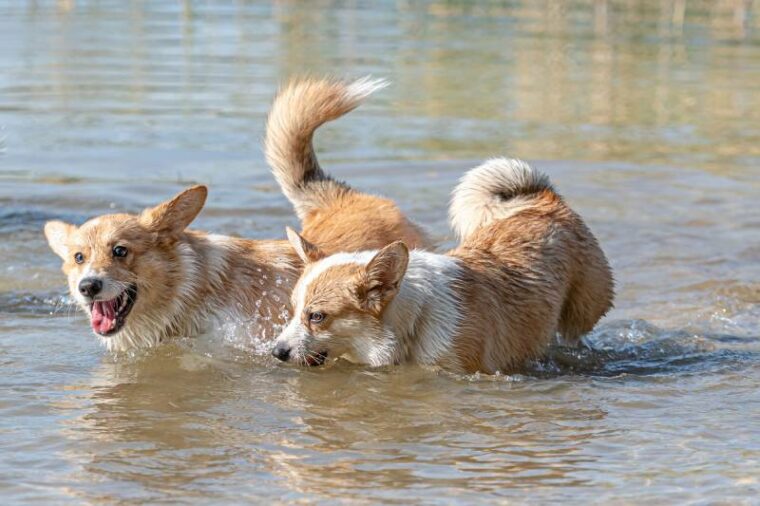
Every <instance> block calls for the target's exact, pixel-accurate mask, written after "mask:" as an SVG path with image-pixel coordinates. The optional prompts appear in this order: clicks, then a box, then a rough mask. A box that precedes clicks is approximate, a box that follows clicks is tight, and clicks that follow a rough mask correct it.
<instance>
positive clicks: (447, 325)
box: [374, 251, 462, 365]
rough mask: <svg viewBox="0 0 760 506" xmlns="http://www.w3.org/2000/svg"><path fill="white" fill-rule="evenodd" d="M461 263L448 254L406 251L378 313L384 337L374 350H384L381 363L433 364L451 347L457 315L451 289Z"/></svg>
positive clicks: (378, 352)
mask: <svg viewBox="0 0 760 506" xmlns="http://www.w3.org/2000/svg"><path fill="white" fill-rule="evenodd" d="M461 269H462V268H461V266H460V264H459V262H458V261H457V260H456V259H454V258H451V257H448V256H445V255H437V254H435V253H428V252H424V251H412V252H411V254H410V258H409V265H408V267H407V271H406V275H405V276H404V279H403V281H402V282H401V286H400V289H399V293H398V294H397V295H396V297H395V298H394V299H393V300H392V301H391V302H390V304H388V307H387V308H386V310H385V313H384V314H383V325H384V327H385V330H386V334H387V339H384V342H382V343H378V349H376V350H374V355H375V356H383V355H384V356H385V360H384V362H385V363H387V364H392V363H401V362H406V361H410V360H413V361H415V362H417V363H421V364H430V365H434V364H437V363H438V362H439V361H440V360H441V359H442V358H443V357H444V356H445V355H446V354H447V353H448V352H449V350H450V349H451V346H452V341H453V339H454V336H455V334H456V332H457V329H458V327H459V322H460V321H461V318H462V315H461V311H462V304H461V301H460V300H459V297H458V294H457V292H456V290H455V283H456V282H457V280H458V279H460V277H461ZM375 361H377V360H375ZM377 365H380V364H377Z"/></svg>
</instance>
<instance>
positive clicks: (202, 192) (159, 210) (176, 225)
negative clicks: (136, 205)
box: [140, 185, 208, 234]
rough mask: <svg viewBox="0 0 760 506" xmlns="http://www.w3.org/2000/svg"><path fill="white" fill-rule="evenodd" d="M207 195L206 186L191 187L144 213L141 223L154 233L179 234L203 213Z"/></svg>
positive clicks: (141, 216)
mask: <svg viewBox="0 0 760 506" xmlns="http://www.w3.org/2000/svg"><path fill="white" fill-rule="evenodd" d="M207 195H208V189H207V188H206V187H205V186H203V185H197V186H191V187H190V188H188V189H186V190H185V191H183V192H181V193H179V194H177V196H175V197H174V198H173V199H171V200H168V201H166V202H163V203H161V204H159V205H157V206H156V207H151V208H149V209H146V210H145V211H143V212H142V214H141V215H140V223H142V224H143V225H145V226H146V227H147V228H149V229H150V230H152V231H154V232H159V233H165V234H179V233H180V232H182V231H183V230H185V228H187V226H188V225H190V223H191V222H192V221H193V220H194V219H195V217H196V216H198V213H200V212H201V209H203V204H205V203H206V196H207Z"/></svg>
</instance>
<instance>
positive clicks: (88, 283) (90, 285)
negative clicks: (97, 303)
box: [79, 278, 103, 298]
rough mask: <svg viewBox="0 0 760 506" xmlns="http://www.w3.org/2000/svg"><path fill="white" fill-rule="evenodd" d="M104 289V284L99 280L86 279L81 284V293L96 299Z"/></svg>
mask: <svg viewBox="0 0 760 506" xmlns="http://www.w3.org/2000/svg"><path fill="white" fill-rule="evenodd" d="M102 289H103V282H102V281H101V280H99V279H98V278H84V279H83V280H82V281H80V282H79V293H81V294H82V295H84V296H85V297H90V298H92V297H95V296H96V295H97V294H98V293H100V290H102Z"/></svg>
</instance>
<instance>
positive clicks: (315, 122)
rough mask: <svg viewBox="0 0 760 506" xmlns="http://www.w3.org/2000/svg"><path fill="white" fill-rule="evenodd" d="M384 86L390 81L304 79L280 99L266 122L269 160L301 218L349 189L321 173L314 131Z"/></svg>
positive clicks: (291, 85)
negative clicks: (315, 149)
mask: <svg viewBox="0 0 760 506" xmlns="http://www.w3.org/2000/svg"><path fill="white" fill-rule="evenodd" d="M385 86H387V82H386V81H383V80H375V79H371V78H369V77H364V78H362V79H359V80H356V81H352V82H344V81H339V80H335V79H313V78H304V79H296V80H293V81H291V82H290V83H288V84H287V85H286V86H285V87H284V88H282V89H281V90H280V92H279V93H278V94H277V97H276V98H275V99H274V103H273V104H272V110H271V111H270V113H269V117H268V119H267V129H266V141H265V152H266V158H267V162H268V163H269V165H270V167H271V168H272V172H273V173H274V177H275V179H277V182H278V183H279V185H280V187H281V188H282V191H283V193H285V196H286V197H287V198H288V200H290V202H291V203H292V204H293V206H294V207H295V210H296V214H297V215H298V217H299V218H300V219H303V218H304V217H305V216H306V215H307V214H308V213H309V212H310V211H311V210H313V209H316V208H320V207H323V206H324V205H325V203H327V202H329V201H330V200H331V199H334V198H335V197H336V196H337V195H339V194H341V193H344V192H346V191H349V190H350V189H349V187H348V186H347V185H346V184H344V183H341V182H338V181H335V180H333V179H332V178H331V177H330V176H328V175H327V174H325V173H324V172H323V171H322V169H321V167H320V166H319V162H318V161H317V157H316V154H315V153H314V148H313V146H312V138H313V137H314V131H315V130H316V129H317V128H319V127H320V126H321V125H323V124H324V123H326V122H328V121H332V120H334V119H336V118H339V117H341V116H343V115H344V114H346V113H348V112H350V111H352V110H353V109H355V108H356V107H357V106H358V105H359V104H361V102H362V101H363V100H364V99H365V98H366V97H368V96H369V95H371V94H372V93H373V92H375V91H377V90H379V89H381V88H384V87H385Z"/></svg>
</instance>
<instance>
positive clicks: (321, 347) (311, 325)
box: [272, 229, 409, 365]
mask: <svg viewBox="0 0 760 506" xmlns="http://www.w3.org/2000/svg"><path fill="white" fill-rule="evenodd" d="M288 239H289V240H290V243H291V244H292V245H293V248H294V249H295V250H296V252H297V253H298V255H299V256H300V257H301V259H302V260H303V261H304V264H305V269H304V272H303V274H302V275H301V278H300V279H299V280H298V283H297V284H296V286H295V289H294V290H293V296H292V307H293V319H292V320H291V321H290V322H289V323H288V325H287V327H286V328H285V329H284V330H283V331H282V333H281V334H280V336H279V337H278V338H277V341H276V342H275V346H274V349H273V352H272V353H273V355H274V356H275V357H277V358H278V359H280V360H282V361H285V362H293V363H296V364H300V365H321V364H322V363H324V361H325V359H327V358H328V357H331V358H337V357H340V356H343V355H345V356H347V357H349V358H350V359H352V360H353V361H355V362H360V363H365V364H370V365H377V364H379V363H381V362H383V361H384V359H385V357H380V356H375V355H377V354H378V353H382V352H383V350H384V348H383V343H386V342H387V341H388V336H387V331H386V330H385V329H384V326H383V323H382V317H383V313H384V311H385V308H386V307H387V306H388V304H389V303H390V302H391V301H392V300H393V298H394V297H395V295H396V293H398V290H399V286H400V284H401V281H402V279H403V277H404V274H405V273H406V267H407V264H408V261H409V250H408V249H407V247H406V245H405V244H404V243H403V242H400V241H398V242H394V243H393V244H390V245H388V246H386V247H385V248H383V249H382V250H380V251H367V252H360V253H338V254H336V255H332V256H329V257H325V256H324V255H323V254H322V252H321V251H320V250H319V249H318V248H317V247H316V246H314V245H313V244H311V243H309V242H308V241H306V240H305V239H304V238H303V237H301V236H300V235H298V234H297V233H296V232H294V231H293V230H291V229H288Z"/></svg>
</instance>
